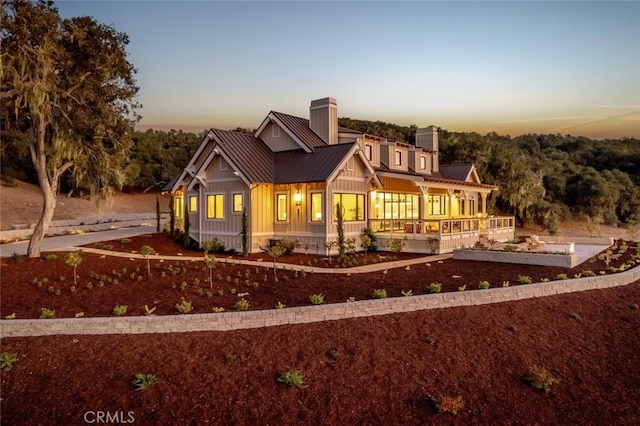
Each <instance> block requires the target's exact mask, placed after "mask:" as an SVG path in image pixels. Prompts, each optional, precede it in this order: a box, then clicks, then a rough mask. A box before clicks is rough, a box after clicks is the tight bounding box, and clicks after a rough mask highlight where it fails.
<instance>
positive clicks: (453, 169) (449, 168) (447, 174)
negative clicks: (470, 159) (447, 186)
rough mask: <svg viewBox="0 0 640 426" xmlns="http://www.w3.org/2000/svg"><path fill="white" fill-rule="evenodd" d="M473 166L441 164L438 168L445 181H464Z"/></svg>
mask: <svg viewBox="0 0 640 426" xmlns="http://www.w3.org/2000/svg"><path fill="white" fill-rule="evenodd" d="M472 169H473V164H443V165H441V166H440V173H442V176H443V177H444V178H445V179H452V180H461V181H465V180H466V179H467V176H469V173H471V170H472Z"/></svg>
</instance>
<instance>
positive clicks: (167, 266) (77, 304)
mask: <svg viewBox="0 0 640 426" xmlns="http://www.w3.org/2000/svg"><path fill="white" fill-rule="evenodd" d="M619 243H620V242H618V244H619ZM106 245H111V246H113V247H112V249H113V250H117V251H129V252H131V251H135V252H138V251H139V250H140V248H141V247H142V246H144V245H148V246H151V247H153V248H154V249H155V250H156V251H157V252H158V253H159V254H164V255H176V254H177V253H183V254H184V255H185V256H186V255H193V256H201V255H202V253H200V252H195V251H188V250H185V249H184V248H183V247H182V246H180V245H178V244H176V243H175V242H173V241H172V240H171V239H170V238H169V237H168V236H166V235H165V234H153V235H147V236H140V237H135V238H132V239H130V241H128V242H124V243H122V242H119V241H111V242H108V243H99V244H97V245H95V244H94V245H93V246H95V247H104V246H106ZM617 251H619V250H618V249H617V248H616V249H614V252H617ZM635 252H636V251H635V249H628V250H626V251H625V252H624V253H621V255H620V257H619V258H617V259H614V260H612V261H611V264H610V265H609V266H610V267H612V268H613V267H615V268H617V267H619V266H620V265H622V264H623V263H624V262H627V261H629V260H630V259H631V258H632V257H633V256H634V255H635ZM47 255H48V254H46V253H45V254H43V256H42V257H41V258H38V259H24V261H23V262H22V263H18V264H16V263H13V261H12V260H11V259H2V261H1V263H0V265H1V273H2V293H1V295H0V302H1V306H0V315H1V316H2V318H4V317H6V316H7V315H13V314H15V317H16V318H38V317H39V316H40V314H41V310H42V308H47V309H50V310H55V315H56V317H57V318H72V317H74V316H75V315H76V314H78V313H83V315H84V316H85V317H99V316H110V315H113V309H114V307H115V306H116V305H126V306H127V312H126V315H144V314H145V305H146V306H147V308H148V309H154V308H155V311H154V314H156V315H173V314H177V310H176V304H178V303H180V302H181V301H182V299H183V298H184V299H185V300H186V301H188V302H191V304H192V305H193V311H192V313H208V312H212V311H213V308H214V307H217V308H218V307H221V308H224V309H225V310H227V311H229V310H233V309H234V305H235V303H236V302H237V301H238V300H239V299H240V298H241V297H242V298H244V299H246V300H247V301H248V302H249V303H250V309H272V308H274V307H275V306H276V304H277V303H278V302H280V303H282V304H284V305H286V306H288V307H292V306H306V305H309V304H310V301H309V296H311V295H314V294H322V295H324V296H325V303H340V302H344V301H346V300H347V299H348V298H351V297H353V298H355V300H362V299H370V298H371V297H372V292H373V291H374V290H376V289H384V290H386V293H387V296H388V297H400V296H402V295H403V292H408V291H409V290H411V291H412V293H413V294H414V295H417V294H427V293H429V292H430V288H429V286H430V284H431V283H441V284H442V291H458V289H459V287H462V286H465V285H466V291H472V290H473V291H479V290H478V283H479V282H480V281H483V280H486V281H488V282H489V283H490V284H491V286H492V287H498V286H502V285H503V282H505V281H509V285H519V284H518V278H519V276H529V277H531V279H532V281H533V282H537V281H540V280H541V279H544V278H547V279H554V278H555V277H557V276H558V274H566V275H567V277H569V278H571V277H573V276H575V275H577V274H584V271H586V270H590V271H593V272H594V273H596V274H600V271H607V265H606V264H605V261H604V260H598V259H597V258H594V259H591V260H589V261H587V262H585V263H583V264H582V265H579V266H577V267H575V268H573V269H566V268H557V267H556V268H554V267H542V266H528V265H512V264H501V263H486V262H472V261H460V260H453V259H448V260H444V261H434V262H425V263H420V264H417V265H413V266H411V267H410V269H409V270H407V269H406V268H396V269H388V270H386V271H380V272H374V273H365V274H350V275H347V274H323V273H317V272H316V273H303V272H297V271H294V270H286V271H282V270H278V272H277V275H275V276H274V274H273V270H272V269H271V261H270V260H269V259H268V258H267V256H266V255H264V256H261V255H255V254H254V255H252V256H251V257H250V258H252V259H256V258H258V256H260V257H262V258H263V259H264V260H263V262H264V266H260V267H254V266H245V265H229V264H225V263H223V262H218V263H217V265H216V267H215V269H213V271H212V273H213V285H210V284H209V283H208V281H207V280H208V278H209V271H208V269H207V267H206V265H205V263H204V262H202V261H197V262H196V261H186V260H179V261H164V262H162V261H159V260H151V261H150V265H151V272H152V277H151V278H149V276H148V274H147V263H146V261H145V260H144V259H133V258H126V257H125V258H120V257H111V256H103V255H97V254H91V253H83V254H82V264H81V265H79V266H78V270H77V273H78V276H79V277H78V278H77V280H78V282H77V284H76V285H75V286H74V280H73V268H72V267H71V266H68V265H67V264H66V263H65V256H66V255H67V253H57V254H56V258H55V259H51V256H49V260H47ZM358 256H359V257H358V258H359V259H364V257H363V256H362V255H358ZM377 256H378V254H369V256H368V257H367V259H368V260H371V259H372V258H377ZM383 256H384V257H385V259H387V260H392V259H394V258H396V257H397V258H398V259H399V258H407V257H410V256H414V257H415V255H411V254H403V253H401V254H400V255H397V256H396V255H395V254H391V253H384V254H383ZM234 257H236V258H239V257H238V256H234ZM614 257H615V256H614ZM323 259H324V258H322V257H319V256H315V255H304V254H295V255H291V256H282V257H280V258H278V261H279V262H280V261H289V262H291V263H292V266H291V268H292V269H294V268H295V265H297V264H299V263H300V261H304V262H305V263H311V264H312V265H318V266H320V265H321V264H322V262H326V260H323ZM315 260H318V262H317V263H315Z"/></svg>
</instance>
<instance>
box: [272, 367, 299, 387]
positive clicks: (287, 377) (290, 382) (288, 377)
mask: <svg viewBox="0 0 640 426" xmlns="http://www.w3.org/2000/svg"><path fill="white" fill-rule="evenodd" d="M278 382H280V383H284V384H285V385H287V386H289V387H294V388H302V387H304V377H303V376H302V374H301V373H300V372H299V371H297V370H293V371H285V372H284V373H282V374H280V377H278Z"/></svg>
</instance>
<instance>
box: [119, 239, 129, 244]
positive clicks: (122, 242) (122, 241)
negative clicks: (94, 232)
mask: <svg viewBox="0 0 640 426" xmlns="http://www.w3.org/2000/svg"><path fill="white" fill-rule="evenodd" d="M118 241H120V244H127V243H130V242H131V238H120V239H119V240H118Z"/></svg>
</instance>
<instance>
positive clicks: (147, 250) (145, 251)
mask: <svg viewBox="0 0 640 426" xmlns="http://www.w3.org/2000/svg"><path fill="white" fill-rule="evenodd" d="M155 253H156V251H155V250H154V249H153V247H150V246H142V247H140V254H141V255H142V256H144V258H145V259H147V276H149V278H151V263H150V261H149V256H151V255H152V254H155Z"/></svg>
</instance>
